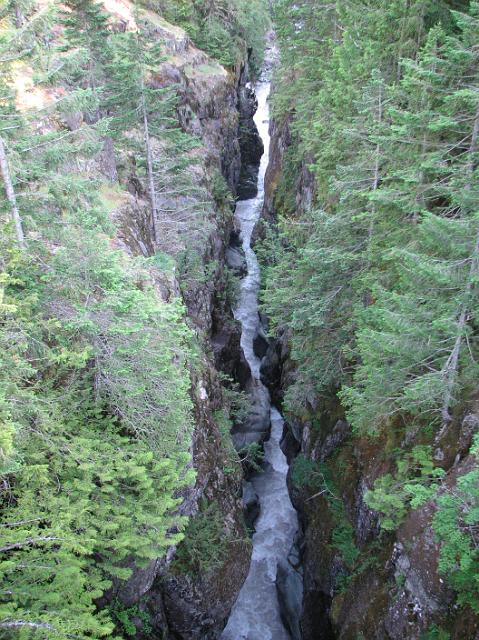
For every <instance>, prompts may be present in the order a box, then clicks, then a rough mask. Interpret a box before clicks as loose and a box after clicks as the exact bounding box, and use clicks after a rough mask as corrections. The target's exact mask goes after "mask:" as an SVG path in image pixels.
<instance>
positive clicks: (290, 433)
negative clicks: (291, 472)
mask: <svg viewBox="0 0 479 640" xmlns="http://www.w3.org/2000/svg"><path fill="white" fill-rule="evenodd" d="M300 450H301V434H298V433H296V432H295V430H294V428H293V426H292V425H291V424H290V423H289V422H285V424H284V433H283V439H282V440H281V451H282V452H283V453H284V455H285V456H286V459H287V461H288V464H291V462H292V461H293V460H294V459H295V458H296V456H297V455H298V453H299V452H300Z"/></svg>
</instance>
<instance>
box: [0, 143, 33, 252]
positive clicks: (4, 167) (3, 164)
mask: <svg viewBox="0 0 479 640" xmlns="http://www.w3.org/2000/svg"><path fill="white" fill-rule="evenodd" d="M0 171H1V172H2V178H3V183H4V185H5V192H6V194H7V199H8V202H9V204H10V212H11V214H12V219H13V223H14V225H15V233H16V236H17V242H18V245H19V247H20V249H22V250H25V249H26V247H27V245H26V242H25V235H24V233H23V227H22V219H21V218H20V213H19V211H18V206H17V199H16V197H15V191H14V189H13V184H12V179H11V177H10V170H9V168H8V160H7V153H6V151H5V144H4V143H3V140H2V138H0Z"/></svg>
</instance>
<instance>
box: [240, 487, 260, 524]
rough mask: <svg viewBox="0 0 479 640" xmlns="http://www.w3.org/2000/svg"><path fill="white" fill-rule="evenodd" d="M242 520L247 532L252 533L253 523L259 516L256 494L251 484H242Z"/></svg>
mask: <svg viewBox="0 0 479 640" xmlns="http://www.w3.org/2000/svg"><path fill="white" fill-rule="evenodd" d="M243 504H244V519H245V524H246V527H247V529H248V530H249V531H251V532H254V523H255V521H256V519H257V517H258V516H259V514H260V504H259V498H258V494H257V493H256V491H255V490H254V487H253V485H252V484H251V482H244V483H243Z"/></svg>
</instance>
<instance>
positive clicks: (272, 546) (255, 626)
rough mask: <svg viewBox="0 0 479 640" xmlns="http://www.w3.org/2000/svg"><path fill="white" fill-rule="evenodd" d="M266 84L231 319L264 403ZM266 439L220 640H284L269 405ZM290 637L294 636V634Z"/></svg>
mask: <svg viewBox="0 0 479 640" xmlns="http://www.w3.org/2000/svg"><path fill="white" fill-rule="evenodd" d="M269 93H270V82H269V80H268V79H267V78H263V79H262V80H261V81H260V82H258V84H257V85H256V95H257V98H258V110H257V112H256V116H255V122H256V126H257V127H258V131H259V134H260V136H261V138H262V139H263V143H264V155H263V157H262V159H261V165H260V169H259V175H258V193H257V196H256V197H255V198H252V199H250V200H243V201H240V202H238V204H237V207H236V218H237V220H238V222H239V225H240V229H241V238H242V243H243V249H244V252H245V256H246V261H247V265H248V274H247V276H246V277H245V278H244V279H243V281H242V283H241V296H240V303H239V305H238V308H237V310H236V314H235V315H236V318H237V319H238V320H239V321H240V322H241V325H242V335H241V346H242V349H243V352H244V355H245V358H246V360H247V362H248V364H249V366H250V369H251V375H252V378H253V383H254V387H255V390H256V394H258V393H259V394H261V395H263V396H264V397H266V398H267V402H268V403H269V392H268V390H267V389H266V388H265V387H264V385H263V384H262V382H261V380H260V366H261V360H260V359H259V358H258V357H257V356H256V354H255V353H254V348H253V340H254V338H255V336H256V335H257V334H258V331H259V330H260V328H261V322H260V318H259V314H258V291H259V287H260V269H259V264H258V260H257V258H256V255H255V253H254V251H253V249H252V248H251V235H252V232H253V229H254V226H255V224H256V222H257V221H258V219H259V215H260V212H261V208H262V206H263V202H264V178H265V174H266V168H267V165H268V161H269V146H270V137H269V106H268V97H269ZM270 412H271V435H270V437H269V440H268V441H267V442H266V443H265V446H264V449H265V462H264V470H263V472H262V473H260V474H257V475H256V476H255V477H254V478H253V479H252V480H251V483H252V485H253V488H254V490H255V492H256V494H257V496H258V498H259V504H260V509H261V511H260V515H259V517H258V519H257V521H256V523H255V529H256V532H255V533H254V535H253V541H252V542H253V555H252V559H251V565H250V570H249V574H248V576H247V578H246V581H245V583H244V585H243V587H242V589H241V591H240V593H239V595H238V599H237V601H236V603H235V605H234V606H233V609H232V612H231V615H230V618H229V620H228V624H227V626H226V628H225V630H224V631H223V634H222V636H221V639H222V640H290V639H291V638H292V635H291V634H290V633H289V632H288V631H287V630H286V628H285V626H284V624H283V622H282V617H281V609H280V604H279V599H278V588H277V582H276V581H277V574H278V568H279V567H280V566H284V565H285V564H286V563H287V558H288V555H289V553H290V551H291V549H292V547H293V543H294V539H295V535H296V533H297V530H298V517H297V513H296V511H295V509H294V507H293V505H292V504H291V500H290V497H289V493H288V488H287V484H286V476H287V473H288V463H287V460H286V456H285V455H284V454H283V452H282V450H281V448H280V441H281V438H282V435H283V426H284V421H283V418H282V416H281V414H280V413H279V412H278V411H277V409H275V408H274V407H271V405H270ZM295 637H297V635H296V634H295Z"/></svg>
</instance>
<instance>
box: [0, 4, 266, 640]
mask: <svg viewBox="0 0 479 640" xmlns="http://www.w3.org/2000/svg"><path fill="white" fill-rule="evenodd" d="M163 4H164V6H162V3H160V6H157V3H148V2H145V3H136V4H135V5H133V4H131V3H121V2H118V3H105V5H103V4H102V3H99V2H94V1H91V0H78V1H77V0H73V1H71V2H70V1H68V2H62V3H61V2H36V1H30V0H18V1H14V2H7V3H4V4H3V6H2V10H1V11H2V12H1V15H0V20H1V22H0V28H1V31H0V51H1V53H0V59H1V60H0V65H1V79H0V82H1V99H0V113H1V116H0V118H1V125H0V129H1V134H0V136H1V137H0V167H1V175H2V184H3V187H2V188H3V193H2V198H1V205H0V206H1V212H0V225H1V231H0V274H1V275H0V314H1V315H0V318H1V321H0V342H1V348H0V352H1V355H0V378H1V383H0V424H1V431H0V468H1V510H2V525H1V529H0V535H1V543H0V553H1V568H0V584H1V587H0V635H1V637H18V638H30V637H35V638H37V637H42V638H49V639H53V638H72V637H75V638H87V637H88V638H101V637H106V636H112V635H115V636H116V637H120V636H121V635H122V631H123V633H125V629H126V630H128V624H129V625H130V629H131V623H129V622H128V614H127V613H125V611H124V607H123V609H122V608H121V606H120V604H119V603H115V602H112V603H110V604H109V606H106V607H104V606H103V607H101V608H98V606H97V604H98V601H99V599H100V598H101V596H102V594H104V593H105V592H106V591H107V590H108V589H109V588H110V587H111V586H112V584H113V583H114V581H115V580H120V581H124V580H126V579H127V578H128V577H129V576H130V575H131V573H132V566H139V567H142V566H146V565H147V564H148V563H149V562H150V561H151V560H152V559H155V558H161V557H162V556H164V555H165V553H166V551H167V549H168V548H171V547H173V545H175V544H176V543H177V542H179V540H181V538H182V537H183V533H181V532H182V531H183V530H184V526H185V517H184V516H183V515H182V514H181V510H178V507H179V505H180V504H181V502H182V495H181V488H182V487H187V486H190V485H191V484H192V482H194V469H192V468H191V462H190V460H191V436H192V431H193V428H194V418H193V402H192V396H191V389H192V376H193V377H195V379H197V378H198V376H199V375H201V369H202V366H203V364H202V355H201V354H202V350H204V345H203V344H201V340H200V338H199V337H198V332H197V331H195V330H194V328H193V326H192V323H191V322H190V321H189V319H188V318H187V315H186V311H185V305H184V303H183V301H182V297H181V293H180V291H179V290H178V284H177V283H175V278H176V277H178V279H179V282H180V283H181V286H183V284H185V283H186V284H185V286H189V285H188V282H190V281H191V280H193V281H200V280H202V279H203V280H204V279H205V278H207V277H208V274H207V273H206V274H205V272H204V265H203V264H202V263H201V260H200V257H201V252H202V251H203V250H204V246H203V245H204V244H206V240H205V238H207V237H208V234H209V233H210V227H211V225H212V221H211V220H212V217H213V213H212V212H213V211H214V210H215V206H216V205H215V203H214V196H213V195H212V194H213V192H214V193H215V194H216V197H217V200H219V201H222V202H223V201H224V202H226V205H222V210H223V214H224V215H225V216H230V215H231V210H230V208H229V205H228V202H227V201H228V200H229V198H230V196H229V195H228V187H227V185H226V183H225V182H224V180H223V179H222V178H221V176H220V175H219V173H218V170H216V173H214V172H213V171H212V172H211V173H210V175H209V176H205V175H203V173H204V172H203V169H202V168H201V159H198V157H197V155H198V154H199V151H198V148H199V147H200V145H201V141H200V140H199V139H198V138H197V137H195V136H194V135H191V134H189V133H185V132H184V131H183V130H182V129H181V128H180V125H179V122H178V115H177V106H178V102H179V98H178V95H177V94H178V91H177V88H176V87H175V84H174V83H171V84H170V85H168V84H167V85H166V86H164V83H163V84H161V82H160V81H159V80H158V79H157V76H158V75H159V73H160V71H159V70H160V65H161V64H162V63H163V62H164V61H165V60H166V61H167V60H168V55H170V57H171V53H170V52H168V50H167V48H166V47H165V41H167V40H168V38H170V39H171V38H173V37H177V38H178V37H179V36H178V34H180V35H181V33H182V32H181V30H177V27H176V26H175V25H174V24H169V23H167V22H166V21H165V18H167V19H169V20H172V21H173V23H176V24H180V25H181V24H187V25H188V26H189V30H190V31H191V37H192V38H193V39H194V41H195V42H196V41H197V42H198V44H199V45H202V44H203V43H205V44H207V46H205V48H206V49H207V51H208V52H209V53H211V55H212V57H213V60H212V61H211V62H210V64H211V65H214V64H216V65H217V68H215V67H213V69H212V72H213V73H216V74H218V73H219V71H218V69H220V67H219V65H218V63H217V62H216V61H215V60H216V59H219V60H220V62H222V63H224V64H227V65H229V66H230V68H234V66H235V65H237V64H238V63H239V62H240V61H241V59H242V58H243V57H244V55H245V53H244V52H245V50H246V49H247V47H249V48H251V49H253V50H254V54H253V55H254V56H256V59H257V64H260V60H261V53H262V40H261V38H262V35H263V33H264V25H265V24H266V13H265V11H263V13H261V11H262V6H261V5H260V3H259V2H258V3H257V7H256V8H257V14H255V13H254V9H255V3H253V5H252V6H250V3H246V2H242V3H239V4H238V6H237V7H236V6H235V7H233V8H230V7H229V5H228V3H218V5H216V4H215V3H212V4H211V6H208V5H207V4H206V3H202V2H191V1H185V2H181V3H176V2H168V3H163ZM247 5H248V6H249V8H248V9H247V8H246V7H247ZM125 9H126V10H127V11H126V14H125ZM233 9H234V10H233ZM258 15H260V16H262V18H261V19H259V18H258ZM163 16H165V18H164V17H163ZM252 23H253V24H252ZM159 30H160V31H159ZM250 40H251V41H250ZM210 183H214V184H213V186H211V184H210ZM122 207H123V208H122ZM132 210H133V211H136V212H137V215H140V217H141V216H143V217H142V222H141V224H142V225H143V228H144V229H146V230H147V232H145V234H144V237H145V239H144V241H142V240H141V237H140V238H139V239H133V240H132V241H131V242H130V245H135V247H134V248H135V250H133V251H127V250H125V244H126V245H128V233H129V227H128V222H125V219H124V218H125V216H128V215H130V216H132V215H133V214H132V213H131V211H132ZM119 211H123V213H122V214H121V215H120V214H118V212H119ZM125 211H126V213H125ZM138 212H139V213H138ZM117 214H118V215H117ZM122 216H123V217H122ZM125 226H126V231H125V229H124V227H125ZM131 233H133V232H131ZM125 237H127V240H125ZM210 266H211V265H210ZM177 273H178V274H179V275H178V276H176V274H177ZM210 273H214V272H210ZM191 286H193V285H191ZM118 607H120V609H118ZM130 615H131V614H130ZM122 622H123V623H124V624H123V627H122V624H121V623H122ZM115 627H116V631H115ZM133 628H134V627H133Z"/></svg>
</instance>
